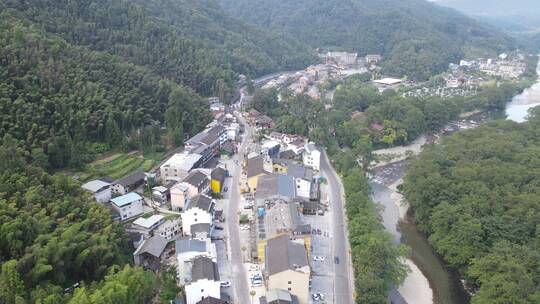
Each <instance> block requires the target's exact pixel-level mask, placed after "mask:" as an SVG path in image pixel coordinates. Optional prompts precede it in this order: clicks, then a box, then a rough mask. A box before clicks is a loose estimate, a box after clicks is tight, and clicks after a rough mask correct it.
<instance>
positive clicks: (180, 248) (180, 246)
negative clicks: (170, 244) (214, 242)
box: [175, 239, 206, 254]
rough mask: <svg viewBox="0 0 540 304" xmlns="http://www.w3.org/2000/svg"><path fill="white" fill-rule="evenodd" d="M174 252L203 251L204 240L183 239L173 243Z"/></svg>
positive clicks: (204, 248)
mask: <svg viewBox="0 0 540 304" xmlns="http://www.w3.org/2000/svg"><path fill="white" fill-rule="evenodd" d="M175 247H176V254H179V253H183V252H193V251H194V252H205V251H206V242H204V241H200V240H192V239H183V240H177V241H176V243H175Z"/></svg>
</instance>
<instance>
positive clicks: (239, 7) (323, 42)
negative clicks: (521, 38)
mask: <svg viewBox="0 0 540 304" xmlns="http://www.w3.org/2000/svg"><path fill="white" fill-rule="evenodd" d="M221 2H222V4H223V5H224V7H226V8H227V9H228V10H229V11H230V12H231V13H232V14H234V15H235V16H238V17H240V18H242V19H243V20H246V21H249V22H252V23H255V24H257V25H260V26H262V27H265V28H270V29H274V30H276V31H278V32H280V33H285V34H287V35H290V36H292V37H294V38H295V39H297V40H298V41H301V42H304V43H306V44H308V45H311V46H312V47H315V48H318V47H322V48H338V49H345V50H350V51H357V52H358V53H359V54H360V55H365V54H367V53H380V54H382V55H384V56H385V58H386V61H385V64H384V72H385V73H388V74H391V75H394V76H404V75H407V76H409V77H412V78H416V79H425V78H427V77H429V76H430V74H432V73H433V72H439V71H441V70H443V69H445V68H446V67H447V64H448V63H449V62H451V61H456V60H458V59H459V58H461V57H462V56H464V55H465V54H469V53H471V54H472V53H474V54H478V53H495V52H498V51H501V50H503V49H506V48H508V47H509V46H510V44H511V41H510V39H509V38H508V37H506V36H503V35H502V34H500V33H498V32H496V31H495V30H493V29H492V28H489V27H487V26H484V25H481V24H479V23H478V22H476V21H474V20H472V19H470V18H468V17H465V16H463V15H461V14H459V13H456V12H455V11H454V10H451V9H446V8H442V7H439V6H436V5H434V4H431V3H428V2H426V1H421V0H330V1H322V0H298V1H281V0H221Z"/></svg>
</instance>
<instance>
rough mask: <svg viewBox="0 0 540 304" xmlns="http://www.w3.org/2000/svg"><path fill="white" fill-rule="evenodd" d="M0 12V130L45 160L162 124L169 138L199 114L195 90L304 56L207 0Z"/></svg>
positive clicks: (220, 89) (61, 160)
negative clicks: (234, 17) (232, 16)
mask: <svg viewBox="0 0 540 304" xmlns="http://www.w3.org/2000/svg"><path fill="white" fill-rule="evenodd" d="M0 11H1V16H0V17H1V18H0V121H1V122H0V138H2V137H4V135H5V134H11V135H12V136H13V137H14V138H15V139H16V140H18V141H19V142H20V144H21V145H22V146H23V147H24V148H25V150H27V151H29V152H31V153H30V159H34V160H39V161H40V162H41V164H42V166H43V167H45V168H63V167H66V166H70V167H77V166H80V165H81V164H83V163H84V162H86V161H87V160H88V159H89V155H92V154H94V153H98V152H104V151H107V150H108V149H110V148H114V147H124V148H125V149H128V144H129V145H131V146H132V147H131V148H133V143H134V142H133V141H134V139H137V140H139V139H140V140H141V141H144V140H145V138H146V137H156V138H158V139H159V129H160V127H161V126H162V125H163V124H165V126H167V130H168V131H169V132H168V133H169V134H170V135H171V137H172V138H171V141H174V143H175V144H176V145H178V144H181V142H182V139H183V136H184V135H193V134H195V133H196V132H198V131H199V130H200V129H201V128H202V127H204V126H205V125H206V123H208V122H209V119H210V115H209V110H208V106H207V104H206V102H205V100H204V99H203V98H202V97H201V95H205V96H209V95H218V96H221V97H227V96H229V95H230V94H231V92H232V88H233V87H234V84H235V81H236V79H237V75H238V74H239V73H246V74H248V75H258V74H260V73H266V72H269V71H274V70H281V69H289V68H296V67H303V66H304V65H306V64H307V63H308V62H311V60H313V56H312V55H311V54H310V52H309V51H308V50H307V48H305V47H303V46H302V45H300V44H299V43H296V42H294V41H291V40H287V39H283V38H281V37H279V36H277V35H274V34H270V33H269V32H266V31H263V30H260V29H256V28H252V27H248V26H246V25H245V24H243V23H242V22H240V21H237V20H235V19H233V18H231V17H230V16H229V15H228V14H227V13H225V12H224V11H223V10H222V9H221V8H220V7H219V5H217V4H216V3H215V2H214V1H212V0H203V1H157V0H151V1H142V0H141V1H113V0H96V1H56V0H55V1H53V0H33V1H17V0H15V1H1V0H0ZM167 113H168V114H167ZM147 141H148V140H147ZM135 147H137V144H135Z"/></svg>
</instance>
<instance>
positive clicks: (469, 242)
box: [402, 108, 540, 304]
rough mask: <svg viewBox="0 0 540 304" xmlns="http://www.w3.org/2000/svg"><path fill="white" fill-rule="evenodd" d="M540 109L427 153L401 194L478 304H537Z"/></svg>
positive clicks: (415, 165) (412, 168) (446, 141)
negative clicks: (524, 118) (474, 290)
mask: <svg viewBox="0 0 540 304" xmlns="http://www.w3.org/2000/svg"><path fill="white" fill-rule="evenodd" d="M539 130H540V109H539V108H537V109H536V111H535V116H534V117H531V118H530V119H529V122H527V123H524V124H517V123H515V122H511V121H496V122H492V123H489V124H487V125H485V126H482V127H479V128H478V129H475V130H470V131H466V132H459V133H457V134H455V135H453V136H452V137H450V138H446V139H444V140H443V141H442V143H441V144H440V145H433V146H430V147H428V148H427V149H425V150H424V152H422V154H421V155H420V156H419V157H418V159H417V160H415V161H414V162H413V163H412V164H411V166H410V167H409V169H408V171H407V175H406V178H405V181H404V184H403V188H402V190H403V192H404V193H405V196H406V198H407V200H408V201H409V202H410V203H411V206H412V208H413V211H414V218H415V220H416V222H417V223H418V227H419V228H420V229H421V230H422V231H423V232H425V233H426V234H427V235H428V236H429V241H430V243H431V244H432V245H433V247H434V248H435V250H436V251H437V252H438V253H439V254H441V255H442V256H443V258H444V259H445V260H446V261H447V262H448V263H449V264H450V265H451V266H453V267H455V268H457V269H458V270H460V272H461V273H462V274H463V275H464V276H465V278H466V279H468V281H469V282H472V283H473V284H475V285H477V286H479V287H480V288H479V290H478V293H477V294H476V296H474V297H472V303H473V304H477V303H478V304H480V303H481V304H483V303H494V304H497V303H500V304H502V303H523V304H526V303H530V304H532V303H539V302H540V288H539V286H540V183H539V182H540V169H539V168H540V162H539V160H540V132H539Z"/></svg>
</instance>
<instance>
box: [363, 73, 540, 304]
mask: <svg viewBox="0 0 540 304" xmlns="http://www.w3.org/2000/svg"><path fill="white" fill-rule="evenodd" d="M537 72H538V74H540V63H539V66H538V68H537ZM535 106H540V81H538V82H537V83H536V84H534V85H533V86H532V87H530V88H529V89H526V90H525V91H524V92H523V93H522V94H520V95H517V96H515V97H514V98H513V99H512V101H511V102H509V103H508V105H507V107H506V111H505V113H506V115H507V118H508V119H511V120H514V121H516V122H523V121H525V120H526V118H527V111H528V110H529V109H530V108H533V107H535ZM415 152H418V151H415ZM407 164H408V161H407V160H401V161H398V162H395V163H391V164H389V165H386V166H382V167H379V168H376V169H374V172H373V177H372V178H371V179H370V186H371V190H372V198H373V201H374V202H376V203H378V204H380V205H381V206H382V208H381V216H382V219H383V224H384V226H385V228H386V229H387V231H389V232H390V233H391V234H392V235H393V236H394V240H395V242H396V243H402V244H405V245H407V246H408V247H410V248H411V254H410V257H409V259H407V261H406V262H407V264H408V265H409V266H410V268H411V270H412V272H411V274H409V275H408V277H407V278H406V280H405V282H404V284H403V285H402V286H399V287H397V288H395V289H394V290H392V291H391V292H390V300H391V301H392V302H393V303H396V304H402V303H409V304H462V303H468V302H469V296H468V295H467V293H466V292H465V291H464V290H463V288H462V286H461V283H460V279H459V277H458V276H457V274H455V273H454V272H453V271H452V270H451V269H449V268H448V267H447V266H446V265H445V263H444V262H443V261H442V259H441V258H440V257H439V256H438V255H437V254H436V253H435V252H434V251H433V248H432V247H431V245H430V244H429V243H428V241H427V238H426V237H425V235H423V234H422V233H421V232H419V231H418V230H417V229H416V226H415V225H414V223H413V220H412V219H411V218H410V215H409V214H407V210H408V205H407V204H406V202H404V200H403V198H402V196H401V195H400V194H399V193H398V191H397V189H396V186H397V185H398V184H400V183H401V180H402V178H403V176H404V175H405V170H406V167H407Z"/></svg>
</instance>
